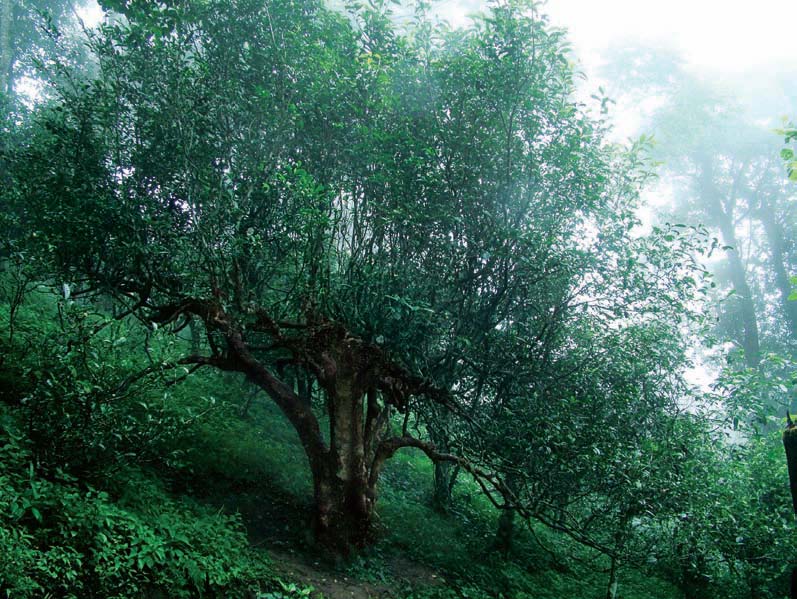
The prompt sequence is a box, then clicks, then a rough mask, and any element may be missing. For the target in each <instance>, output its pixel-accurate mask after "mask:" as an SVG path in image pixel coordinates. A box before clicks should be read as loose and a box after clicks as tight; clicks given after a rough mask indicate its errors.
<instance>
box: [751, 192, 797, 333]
mask: <svg viewBox="0 0 797 599" xmlns="http://www.w3.org/2000/svg"><path fill="white" fill-rule="evenodd" d="M759 220H760V221H761V224H762V225H763V226H764V232H765V233H766V236H767V242H768V243H769V251H770V263H771V265H772V271H773V274H774V275H775V286H776V287H777V288H778V292H779V293H780V300H781V308H782V309H783V313H784V315H785V316H786V322H787V323H788V328H789V335H790V337H791V338H792V339H794V340H797V302H794V301H789V295H790V294H791V287H792V286H791V281H790V280H789V273H788V272H787V271H786V266H785V261H786V249H785V247H784V246H785V244H784V240H783V229H782V227H781V226H780V223H778V221H777V218H776V217H775V214H774V213H773V211H772V208H771V207H770V206H769V205H768V204H763V203H762V206H761V208H760V209H759Z"/></svg>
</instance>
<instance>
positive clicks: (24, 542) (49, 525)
mask: <svg viewBox="0 0 797 599" xmlns="http://www.w3.org/2000/svg"><path fill="white" fill-rule="evenodd" d="M32 458H33V456H32V453H31V451H30V447H29V440H28V439H26V438H25V437H24V436H23V435H21V434H20V433H19V431H18V430H15V428H14V426H13V423H12V422H11V421H10V418H9V417H8V415H7V414H6V415H5V416H4V418H3V422H2V428H1V429H0V463H2V470H1V471H0V555H2V556H3V558H4V559H3V560H0V594H2V596H6V597H15V598H16V597H19V598H27V597H31V598H33V597H45V596H53V597H81V598H82V597H98V598H99V597H102V598H120V599H121V598H126V597H176V598H181V597H199V596H202V597H220V598H221V597H224V598H227V597H230V598H234V597H244V596H248V595H251V593H253V592H255V591H256V590H258V589H259V587H260V585H261V584H268V581H269V580H270V572H269V568H268V563H267V561H266V559H265V557H263V556H262V555H260V554H258V553H256V552H254V551H253V550H251V549H249V547H248V543H247V539H246V536H245V534H244V532H243V529H242V526H241V523H240V520H239V518H238V517H237V516H229V515H224V514H221V513H215V512H213V511H210V510H208V509H207V508H202V507H201V506H197V505H192V504H189V503H186V502H184V501H179V500H177V499H174V498H172V497H170V496H169V495H168V494H167V493H166V492H165V491H164V489H163V488H162V487H161V486H160V485H159V484H158V482H157V481H156V480H155V479H152V478H150V477H148V476H147V475H146V474H145V473H143V472H141V471H137V470H130V471H126V472H124V473H122V474H120V475H119V476H118V477H117V478H116V480H114V481H112V483H113V484H112V485H111V486H112V487H116V490H117V491H118V496H117V497H112V496H111V494H110V493H109V492H107V491H101V490H97V489H94V488H91V487H88V486H81V485H80V484H78V481H77V480H76V479H75V478H74V477H72V476H71V475H70V474H68V473H66V472H64V471H63V470H57V471H56V472H55V473H54V474H53V475H52V476H47V477H45V475H44V473H43V472H40V471H39V470H37V468H36V467H35V465H34V461H33V459H32Z"/></svg>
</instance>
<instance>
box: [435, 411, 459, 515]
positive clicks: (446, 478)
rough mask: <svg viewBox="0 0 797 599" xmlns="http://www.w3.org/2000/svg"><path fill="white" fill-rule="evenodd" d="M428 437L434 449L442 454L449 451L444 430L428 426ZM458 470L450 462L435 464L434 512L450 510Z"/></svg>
mask: <svg viewBox="0 0 797 599" xmlns="http://www.w3.org/2000/svg"><path fill="white" fill-rule="evenodd" d="M428 428H429V436H430V438H431V440H432V443H434V445H435V447H436V448H437V449H439V450H440V451H442V452H444V453H448V452H449V450H450V447H449V444H448V436H447V435H446V432H445V430H443V429H441V428H438V427H437V426H433V425H431V424H430V426H429V427H428ZM458 473H459V469H458V468H457V467H456V465H455V464H453V463H452V462H442V461H439V462H435V464H434V481H433V488H432V507H433V508H434V509H435V511H438V512H440V513H446V512H448V510H450V509H451V505H452V491H453V488H454V482H455V480H456V477H457V475H458Z"/></svg>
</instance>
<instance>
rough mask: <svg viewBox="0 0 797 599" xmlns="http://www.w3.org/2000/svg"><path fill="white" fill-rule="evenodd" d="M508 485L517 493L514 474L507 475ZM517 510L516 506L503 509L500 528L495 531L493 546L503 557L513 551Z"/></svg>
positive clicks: (512, 491)
mask: <svg viewBox="0 0 797 599" xmlns="http://www.w3.org/2000/svg"><path fill="white" fill-rule="evenodd" d="M506 486H507V489H508V490H509V491H510V492H511V493H512V494H515V493H517V483H516V480H515V477H514V476H511V475H510V476H507V478H506ZM515 512H516V510H515V509H514V508H512V507H507V508H505V509H503V510H502V511H501V515H500V516H499V517H498V529H497V530H496V532H495V540H494V541H493V548H494V549H495V550H496V551H498V552H499V553H500V554H501V555H502V556H503V557H507V556H508V555H509V553H510V552H511V551H512V545H513V543H514V540H515Z"/></svg>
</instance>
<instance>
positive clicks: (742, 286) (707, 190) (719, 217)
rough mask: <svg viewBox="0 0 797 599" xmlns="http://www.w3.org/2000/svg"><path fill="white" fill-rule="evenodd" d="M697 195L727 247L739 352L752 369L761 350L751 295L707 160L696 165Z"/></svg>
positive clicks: (729, 216)
mask: <svg viewBox="0 0 797 599" xmlns="http://www.w3.org/2000/svg"><path fill="white" fill-rule="evenodd" d="M700 168H701V174H700V180H699V185H700V195H701V198H702V200H703V202H704V203H705V206H706V208H707V212H708V214H709V216H710V217H711V218H712V219H713V220H714V224H715V225H716V226H717V227H718V228H719V230H720V233H721V235H722V240H723V243H724V244H725V245H726V246H729V247H730V248H731V249H729V250H728V266H729V267H730V276H731V283H732V284H733V289H734V291H735V292H736V297H737V301H738V302H739V316H740V317H741V320H742V328H743V333H742V339H741V342H742V348H743V349H744V359H745V363H746V364H747V366H748V367H749V368H756V367H757V366H758V364H759V362H760V361H761V346H760V341H759V334H758V319H757V316H756V312H755V304H754V303H753V293H752V291H751V290H750V285H748V283H747V272H746V271H745V268H744V264H743V263H742V258H741V255H740V254H739V240H738V239H737V238H736V226H735V222H734V215H733V208H727V207H726V205H725V204H724V203H723V199H722V198H723V196H722V194H721V193H720V191H719V190H718V189H717V188H716V186H715V183H714V181H713V180H712V176H713V175H712V173H713V171H712V168H711V166H710V162H709V161H708V160H704V161H702V162H701V164H700ZM729 194H730V196H731V197H729V198H727V199H728V203H729V204H730V205H731V206H733V205H734V203H735V201H736V198H735V197H733V196H734V194H735V191H734V190H733V189H732V190H731V191H730V192H729Z"/></svg>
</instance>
